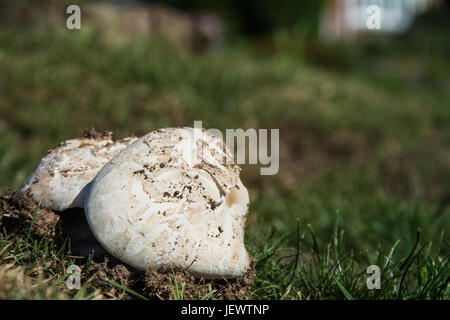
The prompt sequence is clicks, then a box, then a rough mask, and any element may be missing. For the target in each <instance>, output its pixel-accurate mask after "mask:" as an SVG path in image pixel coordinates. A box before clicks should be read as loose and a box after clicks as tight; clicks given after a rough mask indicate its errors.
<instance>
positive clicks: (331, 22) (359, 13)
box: [319, 0, 440, 42]
mask: <svg viewBox="0 0 450 320" xmlns="http://www.w3.org/2000/svg"><path fill="white" fill-rule="evenodd" d="M439 4H440V1H438V0H331V1H327V2H326V5H325V6H324V10H323V13H322V17H321V20H320V26H319V35H320V38H321V40H323V41H327V42H329V41H336V40H341V39H352V38H355V37H356V36H357V35H359V34H361V33H367V32H377V33H400V32H404V31H406V30H408V28H409V27H410V26H411V24H412V22H413V21H414V18H415V17H416V16H417V15H419V14H421V13H423V12H425V11H426V10H428V9H430V8H432V7H434V6H438V5H439ZM373 6H376V8H375V9H378V8H379V12H378V13H377V12H374V11H372V10H371V9H373ZM374 14H379V22H380V24H379V28H369V27H368V19H372V18H373V15H374ZM369 23H370V22H369Z"/></svg>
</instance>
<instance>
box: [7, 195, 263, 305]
mask: <svg viewBox="0 0 450 320" xmlns="http://www.w3.org/2000/svg"><path fill="white" fill-rule="evenodd" d="M37 207H38V205H37V204H36V203H35V202H34V201H33V200H32V199H31V197H30V196H29V195H26V194H25V195H23V196H21V195H19V194H18V193H17V192H16V191H11V190H4V191H2V192H0V230H2V231H3V230H4V231H5V232H6V233H8V234H11V233H13V232H16V233H17V232H18V233H20V234H26V233H27V232H28V231H29V230H31V233H32V234H33V235H36V236H38V237H42V236H44V235H45V234H47V236H50V237H52V238H54V239H55V240H57V241H55V243H60V244H61V245H62V243H63V242H64V239H66V238H67V237H68V235H67V234H65V233H64V230H66V229H67V226H65V225H64V224H65V223H66V224H67V223H70V220H69V222H68V220H65V219H64V214H65V212H56V211H52V210H48V209H43V208H40V209H39V210H37V211H36V209H37ZM72 210H73V209H72ZM35 213H36V216H35V218H34V221H33V217H34V214H35ZM72 214H80V215H83V212H82V210H78V212H72ZM66 215H67V213H66ZM32 221H33V224H32V228H31V229H30V226H31V223H32ZM73 240H74V241H73ZM71 242H72V243H73V247H76V246H77V243H76V239H71ZM86 262H87V258H79V259H77V261H76V263H77V264H78V265H79V266H82V265H84V264H86ZM255 276H256V272H255V260H254V259H252V260H251V265H250V270H249V271H248V272H247V273H246V274H244V275H243V276H242V277H239V278H237V279H232V280H205V279H196V278H194V276H193V275H192V274H191V273H190V272H189V271H188V270H183V269H173V268H170V267H167V268H160V269H158V270H146V271H141V270H137V269H134V268H132V267H130V266H128V265H126V264H124V263H122V262H120V261H119V260H117V259H116V258H114V257H112V256H110V255H109V254H100V255H96V256H94V257H93V259H92V261H91V262H90V265H89V269H88V270H86V271H84V272H83V274H82V277H83V281H86V280H87V279H89V278H91V277H94V279H93V280H92V281H91V282H90V284H89V285H90V286H94V288H100V289H102V291H103V292H105V293H106V294H105V296H106V297H107V298H113V299H135V298H136V296H135V295H133V294H131V293H129V292H127V291H125V290H123V289H121V288H119V287H117V286H115V285H113V284H111V282H107V279H109V280H112V281H114V282H115V283H117V284H119V285H121V286H124V287H126V288H128V289H130V290H132V291H134V292H137V293H139V294H140V295H142V296H144V297H146V298H149V299H174V298H175V297H174V295H175V292H174V290H175V282H176V283H177V285H178V287H179V288H180V289H181V288H182V287H183V286H184V295H183V298H184V299H201V298H205V297H207V298H210V299H227V300H235V299H246V298H248V297H249V296H250V295H251V293H252V290H253V280H254V278H255Z"/></svg>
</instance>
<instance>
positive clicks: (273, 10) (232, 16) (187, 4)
mask: <svg viewBox="0 0 450 320" xmlns="http://www.w3.org/2000/svg"><path fill="white" fill-rule="evenodd" d="M147 2H149V3H163V4H167V5H170V6H173V7H175V8H180V9H183V10H191V11H202V10H207V11H212V12H216V13H218V14H219V15H220V16H222V17H223V18H224V19H226V20H227V22H228V23H229V24H233V25H234V27H235V28H236V29H237V30H239V31H241V32H244V33H246V34H253V35H254V34H263V33H267V32H270V31H273V30H275V29H277V28H280V27H300V28H305V29H311V30H316V28H317V24H318V19H319V14H320V9H321V8H322V5H323V2H324V1H323V0H303V1H291V0H278V1H276V2H274V1H270V0H248V1H239V0H217V1H207V0H157V1H153V0H151V1H147Z"/></svg>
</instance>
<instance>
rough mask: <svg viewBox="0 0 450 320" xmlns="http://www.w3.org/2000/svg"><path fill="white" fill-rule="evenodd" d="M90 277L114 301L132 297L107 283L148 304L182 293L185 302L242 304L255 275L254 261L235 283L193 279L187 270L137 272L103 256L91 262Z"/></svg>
mask: <svg viewBox="0 0 450 320" xmlns="http://www.w3.org/2000/svg"><path fill="white" fill-rule="evenodd" d="M96 259H97V258H96ZM91 276H96V280H94V285H95V286H96V287H97V288H98V287H101V288H103V290H104V291H106V292H107V294H106V295H107V296H108V297H110V298H114V299H121V300H129V299H136V297H135V296H134V295H132V294H130V293H128V292H126V291H125V290H123V289H121V288H119V287H118V286H115V285H113V284H111V283H108V282H107V279H109V280H112V281H114V282H115V283H117V284H119V285H121V286H124V287H126V288H128V289H130V290H132V291H134V292H137V293H139V294H140V295H142V296H144V297H146V298H148V299H152V300H172V299H175V298H181V297H180V296H179V295H180V293H181V291H183V294H182V298H183V299H189V300H192V299H202V298H207V299H225V300H243V299H248V298H249V297H250V295H251V293H252V290H253V281H254V278H255V276H256V272H255V260H254V259H252V263H251V268H250V270H249V271H248V272H247V273H246V274H245V275H244V276H242V277H240V278H238V279H228V280H206V279H203V278H200V279H198V278H195V277H194V275H193V274H192V273H190V272H189V271H188V270H184V269H181V268H171V267H162V268H160V269H158V270H156V269H148V270H146V271H141V270H137V269H134V268H132V267H130V266H128V265H126V264H124V263H122V262H120V261H119V260H117V259H115V258H114V257H111V256H109V255H105V256H104V257H102V258H100V259H98V261H92V262H91V265H90V268H89V270H88V273H87V275H86V278H88V277H91ZM176 287H178V291H177V290H176ZM182 288H184V289H182ZM177 292H178V293H177ZM177 295H178V297H177Z"/></svg>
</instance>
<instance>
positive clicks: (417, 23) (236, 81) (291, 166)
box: [0, 0, 450, 251]
mask: <svg viewBox="0 0 450 320" xmlns="http://www.w3.org/2000/svg"><path fill="white" fill-rule="evenodd" d="M75 3H76V4H79V5H80V7H81V11H82V15H81V23H82V28H81V30H68V29H67V28H66V24H65V20H66V17H67V15H66V13H65V8H66V7H67V5H68V4H75ZM437 3H438V5H433V6H430V8H428V10H426V11H424V12H422V13H420V14H419V15H417V16H416V17H415V19H414V22H413V23H412V25H411V26H410V27H409V28H408V30H407V31H406V32H401V33H395V32H394V33H383V32H381V33H380V32H362V33H360V32H358V34H352V33H351V32H349V35H348V37H338V38H337V39H334V40H333V41H330V40H324V39H323V38H322V36H321V32H323V30H322V26H323V23H324V19H326V17H325V16H324V12H326V10H332V8H333V7H332V6H333V4H332V1H312V0H311V1H302V2H300V1H292V2H291V1H285V0H280V1H276V2H273V1H248V2H245V5H244V4H243V3H242V2H241V1H217V2H214V3H210V2H209V1H201V0H199V1H177V0H173V1H170V0H169V1H162V2H161V1H159V2H150V3H149V2H139V3H137V2H133V3H131V2H124V1H115V2H106V3H105V2H103V3H96V2H93V1H50V0H47V1H39V2H35V1H24V0H19V1H5V0H0V136H1V139H0V187H1V188H2V189H4V188H13V189H14V188H17V187H19V186H20V185H21V183H22V182H23V181H24V179H25V178H26V176H27V175H28V174H29V173H30V172H31V170H32V169H33V167H34V166H35V165H36V164H37V163H38V161H39V160H40V159H41V158H42V156H43V155H45V153H46V151H47V150H48V149H50V148H53V147H55V146H56V145H57V144H58V143H59V142H60V141H62V140H65V139H69V138H73V137H77V136H80V135H81V134H82V131H83V130H84V129H86V128H89V127H91V126H94V127H95V128H97V129H98V130H111V131H114V132H115V134H116V137H118V138H120V137H125V136H127V135H131V134H136V135H143V134H145V133H147V132H150V131H152V130H154V129H156V128H159V127H166V126H180V125H185V126H193V122H194V120H202V121H203V127H205V128H219V129H221V130H225V128H243V129H248V128H255V129H259V128H268V129H270V128H279V129H280V170H279V173H278V174H277V175H275V176H260V175H259V166H244V168H243V171H242V180H243V182H244V184H245V185H246V186H247V187H248V189H249V192H250V196H251V203H252V204H251V208H250V214H249V220H248V229H249V232H251V231H252V230H253V228H256V226H257V225H272V226H274V227H275V228H276V229H277V230H278V231H280V232H288V231H292V230H293V229H295V221H296V219H297V218H299V219H300V221H302V222H303V223H308V224H312V225H313V226H314V229H315V230H316V233H317V234H318V235H319V236H320V238H322V239H323V240H324V241H328V239H330V238H331V234H332V233H333V230H334V228H335V225H336V224H339V226H340V227H341V228H344V229H345V230H346V234H347V238H346V239H347V242H346V245H347V247H349V248H352V249H355V250H358V251H365V250H373V249H375V248H377V247H378V246H379V245H380V243H381V245H382V246H384V245H386V246H388V245H392V244H393V243H394V242H395V240H396V239H402V240H403V242H402V245H401V248H403V249H404V250H408V249H409V247H408V246H410V244H411V243H412V242H413V240H414V236H415V232H416V230H417V228H419V227H420V228H421V230H422V232H423V235H424V238H426V239H429V240H436V239H438V238H439V237H440V235H441V232H443V231H445V232H447V233H448V228H449V226H450V214H449V213H450V208H449V206H450V72H449V71H450V61H449V57H450V41H449V30H450V20H449V19H448V17H449V4H448V1H447V2H445V1H440V2H437ZM147 6H150V7H147ZM130 8H131V9H130ZM324 17H325V18H324ZM148 20H151V21H152V23H150V24H149V23H148ZM446 238H447V237H446Z"/></svg>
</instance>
